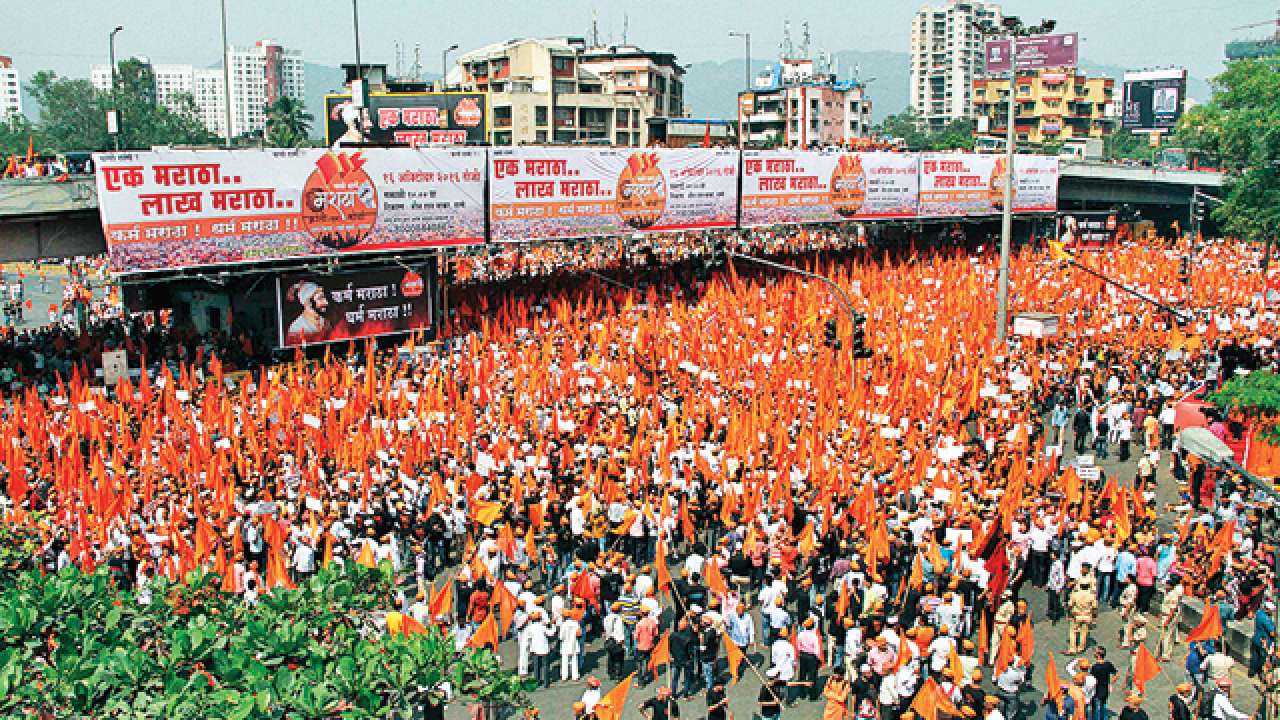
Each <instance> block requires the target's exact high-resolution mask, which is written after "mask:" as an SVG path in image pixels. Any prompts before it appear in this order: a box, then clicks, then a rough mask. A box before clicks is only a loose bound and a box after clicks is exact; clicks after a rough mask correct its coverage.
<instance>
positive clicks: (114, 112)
mask: <svg viewBox="0 0 1280 720" xmlns="http://www.w3.org/2000/svg"><path fill="white" fill-rule="evenodd" d="M123 29H124V26H123V25H117V26H116V27H115V29H114V30H112V31H111V34H110V35H109V36H107V44H108V53H109V54H110V57H111V114H110V119H111V120H112V121H114V124H115V131H114V132H112V130H111V124H112V123H111V122H108V123H107V131H108V132H111V137H112V138H113V139H114V140H115V144H116V152H120V108H119V107H118V103H117V102H116V101H117V95H116V33H118V32H120V31H121V30H123Z"/></svg>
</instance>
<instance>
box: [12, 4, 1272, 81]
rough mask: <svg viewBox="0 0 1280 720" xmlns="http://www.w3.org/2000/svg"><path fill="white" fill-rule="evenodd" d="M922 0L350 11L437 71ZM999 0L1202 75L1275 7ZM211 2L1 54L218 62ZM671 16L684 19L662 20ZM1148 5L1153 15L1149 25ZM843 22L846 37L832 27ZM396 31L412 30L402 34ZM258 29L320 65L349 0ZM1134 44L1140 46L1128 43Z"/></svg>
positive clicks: (729, 41)
mask: <svg viewBox="0 0 1280 720" xmlns="http://www.w3.org/2000/svg"><path fill="white" fill-rule="evenodd" d="M925 4H926V3H924V2H915V1H914V0H910V1H907V2H894V3H881V4H873V3H849V2H847V0H846V1H845V2H837V1H835V0H813V1H812V2H810V3H807V4H806V5H807V7H805V8H803V9H796V8H790V9H782V8H777V7H773V6H769V5H766V4H764V3H756V2H747V3H746V6H747V8H748V10H749V11H750V12H749V14H748V16H747V17H741V16H740V15H741V13H740V9H741V7H742V4H741V3H740V2H728V1H727V0H706V1H705V2H703V3H701V4H700V5H699V6H697V7H695V8H690V7H689V6H688V5H686V4H683V3H675V2H670V1H668V0H661V1H659V2H656V3H645V4H642V3H639V2H634V1H632V0H623V1H622V2H616V3H612V4H610V5H609V6H607V7H600V6H593V4H591V3H583V2H579V1H578V0H550V1H549V2H544V3H540V4H538V5H537V6H536V7H531V6H528V5H525V4H519V3H512V2H484V3H480V4H477V5H474V6H472V9H473V11H472V12H470V13H467V14H465V15H463V16H459V17H451V18H450V23H451V26H450V27H449V28H444V27H442V26H439V25H437V24H435V20H436V18H435V17H433V14H432V9H431V8H430V7H428V6H426V5H425V4H423V3H417V2H412V1H411V0H385V1H381V2H371V1H369V0H367V1H366V3H365V4H364V5H363V6H362V7H361V8H360V35H361V37H360V43H361V49H362V58H361V59H362V60H363V61H364V62H367V63H384V64H387V65H388V66H392V67H394V64H395V61H396V59H395V49H394V48H395V43H397V42H399V43H401V44H402V45H403V46H404V47H405V48H406V49H407V50H406V53H407V54H409V55H410V56H411V55H412V50H413V47H414V44H415V43H417V44H419V45H420V46H421V50H422V54H421V57H422V66H423V70H424V71H425V72H429V73H436V72H439V67H438V66H439V62H440V51H441V50H442V49H443V48H444V47H447V46H449V45H452V44H454V43H458V44H459V45H460V46H461V49H462V50H463V51H465V50H469V49H472V48H477V47H480V46H483V45H487V44H490V43H494V42H501V41H504V40H508V39H511V38H515V37H545V36H564V35H577V36H583V37H588V39H589V36H590V33H591V27H592V19H593V15H594V17H595V20H596V25H597V27H598V28H599V35H600V39H601V41H602V42H613V43H619V42H621V41H622V39H623V29H624V26H625V28H626V40H627V41H628V42H630V43H632V44H636V45H639V46H641V47H643V48H645V49H648V50H656V51H663V52H672V53H675V55H676V56H677V58H678V59H679V61H680V62H682V63H692V62H703V61H726V60H736V59H740V57H741V54H742V44H741V41H740V40H738V39H736V38H731V37H729V36H728V32H729V31H730V30H736V31H744V32H750V33H752V35H753V59H754V60H755V61H756V62H764V61H766V60H771V59H774V58H776V57H777V55H778V47H779V44H780V42H781V40H782V34H783V22H784V21H786V20H789V21H790V22H791V26H792V36H793V38H795V39H796V40H798V39H799V37H800V33H801V29H800V28H801V24H802V23H804V22H806V21H807V22H808V23H809V28H810V34H811V36H812V41H811V49H812V52H814V53H816V51H817V50H819V49H825V50H829V51H832V52H837V51H842V50H868V51H872V50H887V51H897V52H904V53H906V52H909V51H910V36H911V20H912V18H913V16H914V15H915V13H916V11H917V10H918V9H919V8H920V7H921V6H923V5H925ZM930 4H937V3H936V2H934V3H930ZM1003 4H1004V6H1005V12H1007V13H1009V14H1012V15H1018V16H1020V17H1022V18H1024V19H1026V20H1032V21H1034V20H1039V19H1040V18H1041V17H1053V18H1054V19H1056V20H1057V21H1058V27H1059V28H1060V29H1061V30H1063V31H1067V32H1078V33H1079V34H1080V37H1081V57H1082V59H1088V60H1089V61H1092V62H1098V63H1106V64H1112V65H1118V66H1124V67H1126V68H1128V69H1140V68H1147V67H1157V66H1170V65H1179V66H1185V67H1186V68H1187V69H1188V70H1189V71H1190V73H1191V74H1192V75H1195V76H1198V77H1203V78H1210V77H1212V76H1214V75H1216V74H1217V73H1218V72H1220V70H1221V68H1222V62H1223V45H1224V43H1226V42H1227V41H1230V40H1236V39H1241V38H1250V37H1254V36H1258V37H1261V36H1262V35H1265V34H1267V32H1268V28H1266V27H1258V28H1252V29H1250V30H1240V31H1237V30H1233V29H1232V28H1234V27H1237V26H1240V25H1247V24H1251V23H1257V22H1263V21H1266V20H1268V18H1271V17H1274V12H1275V7H1274V4H1270V3H1266V2H1263V1H1262V0H1250V1H1248V2H1218V3H1213V4H1211V5H1208V6H1206V5H1205V4H1203V3H1199V2H1195V1H1194V0H1165V1H1163V2H1160V3H1156V2H1155V1H1154V0H1137V2H1135V3H1129V4H1126V5H1125V6H1124V7H1123V8H1121V7H1118V6H1116V5H1115V4H1114V3H1109V2H1105V0H1082V2H1079V3H1075V4H1073V5H1070V6H1065V5H1062V4H1060V3H1055V2H1051V1H1050V0H1022V1H1018V0H1013V1H1012V2H1005V3H1003ZM218 9H219V6H218V3H217V2H212V1H209V2H206V3H203V4H202V5H200V6H197V7H191V6H190V5H183V6H177V5H174V4H171V3H162V2H159V1H158V0H130V1H129V2H127V3H124V4H123V7H122V6H120V5H117V6H106V5H96V4H92V5H86V4H83V3H76V2H71V1H70V0H51V1H50V2H45V3H39V4H30V5H29V6H27V7H24V10H23V11H24V14H25V15H26V17H27V22H25V23H24V26H26V27H59V28H60V33H59V34H58V36H57V37H58V38H59V41H58V42H57V43H55V44H51V43H50V41H49V40H48V39H47V38H44V39H40V40H39V41H38V42H37V38H38V37H39V36H38V35H36V34H30V33H28V34H25V35H21V34H20V33H19V32H18V31H19V28H18V27H17V26H14V25H9V26H8V27H7V28H6V29H0V52H3V53H4V54H6V55H8V56H11V57H12V58H13V60H14V65H15V66H16V67H17V68H18V69H19V71H20V72H21V73H22V78H23V81H24V82H25V81H27V79H29V78H30V77H31V75H32V74H34V73H35V72H37V71H39V70H44V69H50V70H53V71H55V72H57V73H58V74H59V75H64V76H68V77H85V76H87V70H88V67H89V66H90V65H92V64H94V63H97V62H102V61H103V60H104V59H105V57H106V54H107V42H106V35H107V33H108V32H109V31H110V28H112V27H114V26H115V25H117V24H123V25H124V26H125V30H124V31H123V32H121V33H120V34H119V35H118V36H117V38H116V52H117V55H118V56H119V57H129V56H133V55H141V56H146V57H148V58H149V59H150V60H151V61H152V62H156V63H190V64H193V65H195V66H197V67H200V66H202V65H206V64H214V63H217V61H218V58H219V56H220V47H219V46H220V44H221V38H220V34H219V28H218V21H219V17H218ZM872 10H874V12H869V11H872ZM864 11H867V12H864ZM673 12H674V13H678V15H679V16H681V17H684V18H686V20H688V21H687V22H680V23H672V22H670V18H671V17H672V15H671V13H673ZM1151 13H1156V14H1157V16H1158V17H1159V20H1158V21H1157V24H1156V25H1155V26H1154V27H1155V28H1156V29H1155V31H1153V30H1152V28H1153V23H1152V21H1151ZM142 17H145V18H146V20H142V19H140V18H142ZM494 17H503V18H505V20H506V23H505V24H506V25H507V26H508V27H509V28H512V29H504V28H502V27H495V26H494V25H493V23H492V22H491V21H492V18H494ZM68 18H74V22H70V23H69V22H68ZM846 22H847V23H848V27H849V29H848V30H847V31H846V30H837V28H842V27H844V26H845V25H844V23H846ZM184 26H185V27H188V28H189V31H186V32H157V30H158V29H159V28H176V27H184ZM405 28H422V29H421V30H420V31H416V32H412V33H411V32H405ZM514 28H519V29H518V30H515V29H514ZM201 29H204V30H205V31H204V32H202V31H201ZM720 30H723V31H724V32H723V33H722V32H720ZM261 37H273V38H275V39H276V40H278V41H279V42H280V43H281V44H282V45H284V46H286V47H295V48H298V49H299V50H301V51H302V53H303V55H304V57H306V58H307V60H308V61H309V62H315V63H319V64H324V65H331V66H336V65H339V64H341V63H350V62H353V60H354V42H353V37H352V28H351V4H350V3H348V2H346V1H345V0H320V2H313V3H309V4H307V5H305V6H303V5H301V4H300V3H281V4H279V5H270V6H267V5H262V6H254V5H249V4H247V3H242V2H240V1H239V0H228V39H229V42H230V43H231V44H232V45H244V44H248V43H251V42H252V41H254V40H256V39H258V38H261ZM1137 38H1141V40H1140V41H1135V40H1136V39H1137ZM99 46H100V47H99ZM848 70H849V71H851V70H852V68H849V69H848Z"/></svg>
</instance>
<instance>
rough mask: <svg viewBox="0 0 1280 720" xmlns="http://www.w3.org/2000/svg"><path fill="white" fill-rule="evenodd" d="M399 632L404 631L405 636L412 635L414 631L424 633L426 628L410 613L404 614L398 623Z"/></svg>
mask: <svg viewBox="0 0 1280 720" xmlns="http://www.w3.org/2000/svg"><path fill="white" fill-rule="evenodd" d="M400 632H402V633H404V634H405V636H406V637H407V636H409V635H413V634H414V633H422V634H424V635H425V634H426V632H427V628H426V627H425V626H424V625H423V624H422V623H420V622H418V621H417V620H414V619H413V616H412V615H405V616H404V619H403V621H402V622H401V624H400Z"/></svg>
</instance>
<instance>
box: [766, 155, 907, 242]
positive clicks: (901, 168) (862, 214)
mask: <svg viewBox="0 0 1280 720" xmlns="http://www.w3.org/2000/svg"><path fill="white" fill-rule="evenodd" d="M919 173H920V163H919V160H918V158H917V157H916V156H915V155H910V154H905V153H876V152H873V153H861V152H838V153H837V152H809V151H790V150H747V151H745V152H744V153H743V156H742V225H743V227H758V226H761V225H780V224H791V223H814V222H839V221H841V220H860V219H862V220H870V219H875V218H909V217H914V216H915V214H916V207H917V204H918V202H919V192H920V174H919Z"/></svg>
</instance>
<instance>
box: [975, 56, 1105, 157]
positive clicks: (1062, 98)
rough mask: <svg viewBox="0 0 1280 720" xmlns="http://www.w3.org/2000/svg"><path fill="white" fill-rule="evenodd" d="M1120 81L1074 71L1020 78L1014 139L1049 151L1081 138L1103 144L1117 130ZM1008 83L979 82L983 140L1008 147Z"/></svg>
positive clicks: (1001, 80) (977, 98)
mask: <svg viewBox="0 0 1280 720" xmlns="http://www.w3.org/2000/svg"><path fill="white" fill-rule="evenodd" d="M1115 86H1116V81H1115V80H1114V79H1113V78H1109V77H1088V76H1087V75H1085V74H1084V73H1082V72H1077V71H1075V70H1072V69H1070V68H1064V69H1055V70H1038V71H1035V72H1029V71H1024V72H1020V73H1018V94H1017V96H1016V97H1015V98H1014V102H1015V104H1016V105H1015V107H1016V110H1015V112H1016V116H1015V120H1014V126H1013V129H1014V133H1015V134H1016V136H1017V139H1018V142H1019V143H1029V144H1032V145H1043V144H1046V143H1060V142H1063V141H1066V140H1074V139H1079V138H1102V137H1105V136H1106V135H1109V134H1110V133H1111V131H1112V130H1113V129H1114V127H1115V123H1116V115H1115V113H1114V111H1113V109H1112V108H1113V104H1114V103H1115V100H1116V98H1115ZM1008 93H1009V79H1008V78H979V79H977V80H974V81H973V94H974V112H975V114H976V118H977V133H978V136H979V137H980V138H981V137H987V138H991V139H992V140H993V141H995V144H996V145H998V143H1002V142H1004V139H1005V132H1006V128H1007V127H1008V126H1007V125H1005V119H1006V118H1007V117H1008V116H1009V112H1008V97H1009V95H1008Z"/></svg>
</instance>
